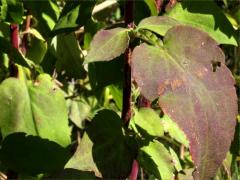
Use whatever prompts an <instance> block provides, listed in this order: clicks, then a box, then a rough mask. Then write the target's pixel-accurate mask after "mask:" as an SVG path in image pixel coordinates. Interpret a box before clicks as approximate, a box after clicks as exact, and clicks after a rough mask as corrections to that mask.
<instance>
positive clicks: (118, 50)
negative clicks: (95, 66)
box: [84, 28, 129, 63]
mask: <svg viewBox="0 0 240 180" xmlns="http://www.w3.org/2000/svg"><path fill="white" fill-rule="evenodd" d="M128 32H129V30H128V29H125V28H115V29H110V30H101V31H99V32H98V33H97V34H96V35H95V36H94V38H93V40H92V42H91V45H90V51H89V52H88V55H87V57H86V59H85V62H84V63H90V62H96V61H110V60H112V59H114V58H116V57H118V56H120V55H121V54H122V53H124V51H125V50H126V48H127V47H128V43H129V36H128Z"/></svg>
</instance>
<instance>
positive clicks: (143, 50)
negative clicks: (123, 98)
mask: <svg viewBox="0 0 240 180" xmlns="http://www.w3.org/2000/svg"><path fill="white" fill-rule="evenodd" d="M163 42H164V43H163V47H154V46H150V45H147V44H141V45H140V46H138V47H136V48H135V49H134V51H133V54H132V71H133V78H134V79H135V81H136V83H137V85H138V86H139V88H140V90H141V93H142V94H143V96H145V97H146V98H148V99H149V100H154V99H156V98H157V97H159V99H158V103H159V106H160V107H161V108H162V110H163V112H164V114H165V115H168V116H169V117H170V118H171V119H172V120H174V121H175V122H176V123H177V124H178V125H179V127H180V128H181V129H182V130H183V131H184V133H185V134H186V136H187V138H188V140H189V142H190V152H191V155H192V159H193V161H194V163H195V165H196V169H197V170H196V171H195V172H194V173H195V175H194V176H195V178H199V179H209V178H211V177H214V175H215V173H216V171H217V168H218V167H219V166H220V165H221V162H222V161H223V159H224V157H225V155H226V153H227V151H228V149H229V148H230V144H231V141H232V139H233V135H234V129H235V125H236V120H235V118H236V115H237V96H236V90H235V87H234V83H235V82H234V79H233V77H232V74H231V72H230V71H229V69H228V68H227V67H226V65H225V57H224V54H223V52H222V50H221V48H219V47H218V46H217V43H216V42H215V41H214V40H213V39H212V38H211V37H209V36H208V34H207V33H204V32H202V31H200V30H198V29H195V28H193V27H189V26H182V25H178V26H175V27H173V28H171V29H170V30H169V31H168V32H167V34H166V35H165V37H164V41H163ZM216 64H218V65H219V66H217V65H216ZM223 142H224V143H223Z"/></svg>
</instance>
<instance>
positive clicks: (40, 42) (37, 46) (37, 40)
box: [26, 29, 47, 64]
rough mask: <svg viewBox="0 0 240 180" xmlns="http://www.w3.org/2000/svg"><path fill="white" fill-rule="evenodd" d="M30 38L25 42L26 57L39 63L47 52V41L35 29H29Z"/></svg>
mask: <svg viewBox="0 0 240 180" xmlns="http://www.w3.org/2000/svg"><path fill="white" fill-rule="evenodd" d="M29 33H30V34H31V40H30V42H29V43H28V44H27V52H26V57H27V58H28V59H30V60H32V61H33V62H34V63H35V64H40V63H41V62H42V60H43V58H44V56H45V54H46V52H47V42H46V41H45V40H44V39H43V37H42V35H41V34H40V33H39V32H38V31H37V30H35V29H30V30H29Z"/></svg>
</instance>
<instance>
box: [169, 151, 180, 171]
mask: <svg viewBox="0 0 240 180" xmlns="http://www.w3.org/2000/svg"><path fill="white" fill-rule="evenodd" d="M169 151H170V154H171V156H172V158H173V161H172V162H173V164H174V167H175V168H176V170H177V171H178V172H180V171H182V166H181V163H180V160H179V158H178V155H177V154H176V152H175V151H174V150H173V149H172V148H171V147H169Z"/></svg>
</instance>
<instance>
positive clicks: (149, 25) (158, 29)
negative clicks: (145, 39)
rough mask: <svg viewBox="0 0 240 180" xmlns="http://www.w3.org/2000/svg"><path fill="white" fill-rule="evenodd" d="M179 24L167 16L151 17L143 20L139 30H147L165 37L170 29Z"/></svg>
mask: <svg viewBox="0 0 240 180" xmlns="http://www.w3.org/2000/svg"><path fill="white" fill-rule="evenodd" d="M179 24H180V23H179V22H178V21H176V20H175V19H173V18H170V17H167V16H151V17H149V18H145V19H143V20H142V21H141V22H140V23H139V25H138V27H137V29H138V30H141V29H147V30H150V31H153V32H155V33H157V34H160V35H162V36H164V35H165V34H166V32H167V31H168V30H169V29H170V28H172V27H173V26H176V25H179Z"/></svg>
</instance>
